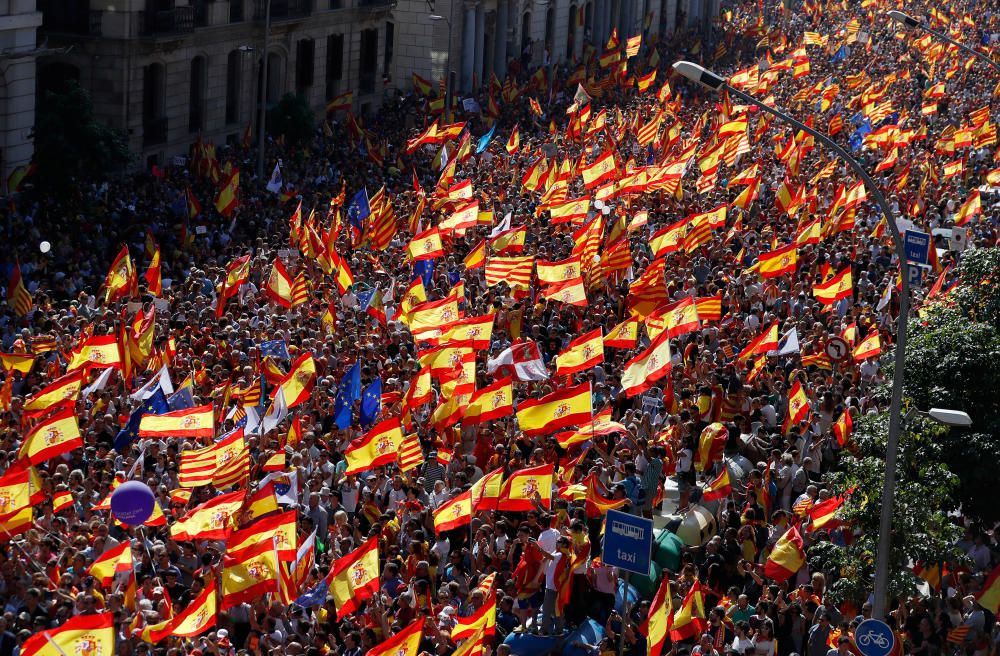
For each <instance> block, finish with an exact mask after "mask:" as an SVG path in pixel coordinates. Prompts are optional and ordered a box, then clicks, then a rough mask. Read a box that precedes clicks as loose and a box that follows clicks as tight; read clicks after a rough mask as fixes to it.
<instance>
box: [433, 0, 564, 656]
mask: <svg viewBox="0 0 1000 656" xmlns="http://www.w3.org/2000/svg"><path fill="white" fill-rule="evenodd" d="M581 15H582V14H581ZM483 633H484V629H483V628H482V627H480V628H479V629H478V630H477V631H476V632H475V633H473V634H472V635H471V636H470V637H469V638H467V639H466V640H465V642H463V643H462V644H460V645H459V646H458V647H457V648H456V649H455V651H454V652H452V654H451V656H483V654H485V653H486V646H485V645H484V644H483V642H484V636H483Z"/></svg>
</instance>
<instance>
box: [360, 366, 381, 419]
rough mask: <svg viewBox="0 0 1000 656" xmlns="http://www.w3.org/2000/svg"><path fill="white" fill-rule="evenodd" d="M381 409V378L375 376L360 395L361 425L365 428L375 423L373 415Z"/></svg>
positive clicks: (376, 414) (375, 415)
mask: <svg viewBox="0 0 1000 656" xmlns="http://www.w3.org/2000/svg"><path fill="white" fill-rule="evenodd" d="M381 410H382V379H381V378H376V379H375V380H374V381H372V384H371V385H369V386H368V387H367V388H366V389H365V393H364V394H363V395H362V396H361V427H362V428H364V429H366V430H367V428H368V427H369V426H371V425H372V424H374V423H375V417H377V416H378V413H379V412H380V411H381Z"/></svg>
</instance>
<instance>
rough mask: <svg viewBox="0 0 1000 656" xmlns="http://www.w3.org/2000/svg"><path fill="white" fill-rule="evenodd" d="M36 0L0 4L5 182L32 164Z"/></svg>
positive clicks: (0, 151)
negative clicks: (18, 169)
mask: <svg viewBox="0 0 1000 656" xmlns="http://www.w3.org/2000/svg"><path fill="white" fill-rule="evenodd" d="M41 24H42V14H41V13H40V12H38V11H36V9H35V0H0V171H2V175H3V180H6V179H7V176H8V175H10V173H11V171H13V170H14V169H15V168H16V167H18V166H22V165H24V164H27V163H28V162H30V161H31V153H32V147H31V128H32V126H33V125H34V123H35V57H36V56H37V54H38V52H39V49H38V48H37V47H36V39H37V37H36V34H35V32H36V29H37V28H38V26H39V25H41Z"/></svg>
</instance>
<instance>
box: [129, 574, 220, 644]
mask: <svg viewBox="0 0 1000 656" xmlns="http://www.w3.org/2000/svg"><path fill="white" fill-rule="evenodd" d="M217 597H218V595H217V593H216V591H215V585H209V586H207V587H205V589H204V590H202V591H201V593H199V594H198V596H197V597H195V598H194V599H193V600H192V601H191V603H190V604H188V606H187V608H185V609H184V610H183V611H181V612H180V613H178V614H177V615H175V616H173V617H171V618H170V619H168V620H166V621H165V622H160V623H158V624H153V625H150V626H147V627H145V628H144V629H143V630H142V633H141V634H140V635H139V637H140V638H142V640H144V641H145V642H148V643H150V644H154V645H155V644H156V643H158V642H161V641H163V640H165V639H167V638H169V637H170V636H178V637H181V638H193V637H195V636H198V635H201V634H202V633H204V632H205V631H207V630H208V629H210V628H212V627H213V626H215V621H216V617H217V615H218V601H217Z"/></svg>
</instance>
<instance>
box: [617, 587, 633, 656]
mask: <svg viewBox="0 0 1000 656" xmlns="http://www.w3.org/2000/svg"><path fill="white" fill-rule="evenodd" d="M618 573H619V580H620V581H621V582H622V583H623V584H624V585H623V586H622V629H621V631H619V632H618V656H622V654H623V653H624V652H625V623H626V622H627V621H628V610H629V609H628V584H629V576H631V572H629V571H628V570H625V573H624V574H622V573H621V570H618Z"/></svg>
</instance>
